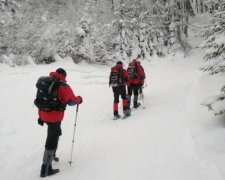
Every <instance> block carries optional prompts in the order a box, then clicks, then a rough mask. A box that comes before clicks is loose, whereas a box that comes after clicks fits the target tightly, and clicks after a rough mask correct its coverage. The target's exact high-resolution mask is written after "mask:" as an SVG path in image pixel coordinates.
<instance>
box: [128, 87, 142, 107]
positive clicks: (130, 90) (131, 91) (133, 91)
mask: <svg viewBox="0 0 225 180" xmlns="http://www.w3.org/2000/svg"><path fill="white" fill-rule="evenodd" d="M139 89H140V85H139V84H132V83H131V84H130V86H128V96H127V103H128V107H130V101H131V96H132V94H134V99H133V102H134V107H136V106H137V101H138V91H139Z"/></svg>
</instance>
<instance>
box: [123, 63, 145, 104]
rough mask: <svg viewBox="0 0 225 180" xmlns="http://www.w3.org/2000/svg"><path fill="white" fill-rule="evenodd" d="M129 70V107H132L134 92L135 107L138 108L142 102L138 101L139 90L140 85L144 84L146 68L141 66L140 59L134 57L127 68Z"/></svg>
mask: <svg viewBox="0 0 225 180" xmlns="http://www.w3.org/2000/svg"><path fill="white" fill-rule="evenodd" d="M127 72H128V95H127V103H128V108H130V101H131V96H132V94H134V98H133V107H134V108H138V107H139V106H140V103H138V93H139V92H138V91H139V89H140V86H143V84H144V79H145V74H144V69H143V68H142V66H141V63H140V61H138V60H136V59H134V60H133V61H132V62H131V63H130V64H129V66H128V68H127Z"/></svg>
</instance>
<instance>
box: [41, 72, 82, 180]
mask: <svg viewBox="0 0 225 180" xmlns="http://www.w3.org/2000/svg"><path fill="white" fill-rule="evenodd" d="M66 75H67V74H66V71H65V70H64V69H62V68H59V69H57V70H56V71H55V72H51V73H50V74H49V76H50V77H54V78H58V79H60V85H59V87H58V98H59V99H60V101H61V103H62V105H64V107H65V106H66V105H69V106H73V105H76V104H81V103H82V101H83V100H82V98H81V97H80V96H75V94H74V93H73V91H72V89H71V88H70V86H69V85H68V84H67V83H66ZM38 115H39V118H38V124H39V125H41V126H43V124H44V123H46V124H47V126H48V130H47V138H46V143H45V151H44V156H43V163H42V166H41V174H40V176H41V177H46V176H50V175H53V174H55V173H58V172H59V169H52V160H53V158H54V156H55V151H56V149H57V146H58V140H59V136H60V135H61V134H62V131H61V121H62V120H63V117H64V111H63V110H52V111H44V110H40V109H39V110H38ZM55 158H56V157H55ZM55 160H58V158H56V159H55Z"/></svg>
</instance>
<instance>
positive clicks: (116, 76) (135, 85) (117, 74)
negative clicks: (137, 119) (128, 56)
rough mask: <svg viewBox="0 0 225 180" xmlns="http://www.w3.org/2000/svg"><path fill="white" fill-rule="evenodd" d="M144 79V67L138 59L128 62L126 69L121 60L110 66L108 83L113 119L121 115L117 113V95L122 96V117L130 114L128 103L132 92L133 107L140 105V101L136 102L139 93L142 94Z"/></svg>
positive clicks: (129, 103)
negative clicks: (111, 96) (111, 95)
mask: <svg viewBox="0 0 225 180" xmlns="http://www.w3.org/2000/svg"><path fill="white" fill-rule="evenodd" d="M144 80H145V72H144V68H143V67H142V66H141V63H140V61H138V60H136V59H134V60H133V61H132V62H131V63H129V65H128V68H127V70H126V69H124V67H123V63H122V62H121V61H118V62H117V63H116V65H115V66H114V67H112V69H111V72H110V76H109V85H110V86H111V87H112V90H113V94H114V102H113V114H114V118H113V119H114V120H117V119H119V118H120V117H121V116H120V115H119V113H118V104H119V96H121V98H122V104H123V114H124V116H123V119H125V118H127V117H129V116H130V115H131V108H130V105H131V97H132V94H133V95H134V97H133V108H138V107H139V106H140V103H139V102H138V95H139V93H140V94H141V95H143V94H142V87H143V85H144ZM126 88H127V89H126Z"/></svg>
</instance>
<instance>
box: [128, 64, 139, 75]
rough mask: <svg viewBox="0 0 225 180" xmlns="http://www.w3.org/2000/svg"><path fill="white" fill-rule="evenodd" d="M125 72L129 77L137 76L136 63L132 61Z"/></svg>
mask: <svg viewBox="0 0 225 180" xmlns="http://www.w3.org/2000/svg"><path fill="white" fill-rule="evenodd" d="M127 73H128V77H129V78H131V79H132V78H137V64H136V63H134V62H132V63H130V64H129V66H128V68H127Z"/></svg>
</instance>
